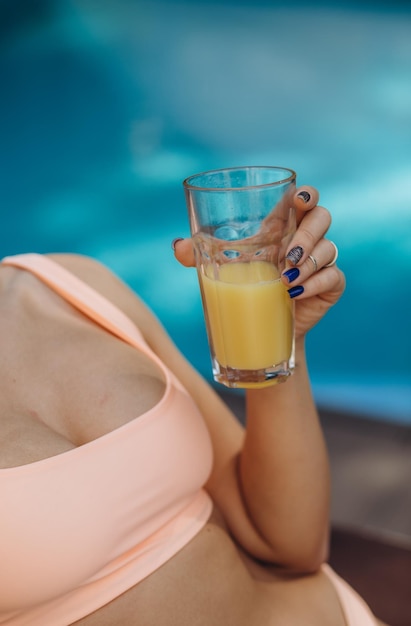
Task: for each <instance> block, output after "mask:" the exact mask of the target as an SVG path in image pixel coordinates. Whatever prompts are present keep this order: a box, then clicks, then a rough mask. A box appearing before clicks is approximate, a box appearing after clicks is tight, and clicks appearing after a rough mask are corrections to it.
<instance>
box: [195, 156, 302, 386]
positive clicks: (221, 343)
mask: <svg viewBox="0 0 411 626" xmlns="http://www.w3.org/2000/svg"><path fill="white" fill-rule="evenodd" d="M295 185H296V174H295V172H294V171H293V170H290V169H287V168H283V167H273V166H248V167H236V168H228V169H219V170H213V171H208V172H202V173H200V174H195V175H193V176H190V177H188V178H186V179H185V180H184V182H183V186H184V190H185V196H186V202H187V208H188V214H189V221H190V229H191V235H192V239H193V245H194V252H195V259H196V267H197V272H198V278H199V284H200V290H201V297H202V303H203V310H204V317H205V322H206V329H207V336H208V342H209V346H210V353H211V361H212V369H213V376H214V379H215V380H216V381H218V382H219V383H222V384H223V385H225V386H227V387H239V388H241V387H243V388H258V387H265V386H267V385H272V384H274V383H276V382H283V381H285V380H286V379H287V377H288V376H289V375H290V374H291V372H292V369H293V367H294V304H293V301H292V299H291V298H290V296H289V294H288V292H287V287H286V286H285V285H284V284H283V283H282V281H281V279H280V276H281V272H282V271H283V270H284V269H285V253H286V249H287V246H288V244H289V242H290V239H291V237H292V236H293V234H294V232H295V228H296V220H295V209H294V208H293V206H292V196H293V193H294V191H295Z"/></svg>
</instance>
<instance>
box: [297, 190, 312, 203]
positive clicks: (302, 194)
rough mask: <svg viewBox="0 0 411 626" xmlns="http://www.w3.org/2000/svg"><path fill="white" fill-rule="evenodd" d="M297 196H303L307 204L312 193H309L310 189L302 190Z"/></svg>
mask: <svg viewBox="0 0 411 626" xmlns="http://www.w3.org/2000/svg"><path fill="white" fill-rule="evenodd" d="M297 198H301V200H303V202H305V204H307V202H309V201H310V200H311V194H310V193H308V191H300V193H298V194H297Z"/></svg>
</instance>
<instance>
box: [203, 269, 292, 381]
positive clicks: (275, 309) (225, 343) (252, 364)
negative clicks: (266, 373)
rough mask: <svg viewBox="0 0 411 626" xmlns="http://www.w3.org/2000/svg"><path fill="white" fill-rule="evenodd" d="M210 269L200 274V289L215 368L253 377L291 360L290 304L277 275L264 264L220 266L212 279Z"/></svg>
mask: <svg viewBox="0 0 411 626" xmlns="http://www.w3.org/2000/svg"><path fill="white" fill-rule="evenodd" d="M211 270H212V267H211V266H208V267H207V268H206V273H205V274H204V273H203V274H201V286H202V294H203V299H204V302H205V307H204V310H205V311H206V321H207V327H208V335H209V341H210V344H211V349H212V352H213V353H214V358H215V360H216V361H217V362H218V367H219V368H223V369H224V370H227V369H233V370H244V371H245V372H248V373H250V372H252V371H254V372H256V377H257V378H258V371H259V370H266V369H267V368H270V367H273V366H275V365H277V364H279V363H282V362H284V361H287V360H288V359H290V356H291V352H292V346H293V303H292V301H291V299H290V297H289V295H288V293H287V289H286V287H285V286H284V284H283V283H282V282H281V280H280V278H279V274H278V270H277V269H276V268H275V267H274V266H273V265H272V264H271V263H269V262H265V261H253V262H250V263H244V262H232V263H225V264H223V265H221V266H220V267H219V270H218V278H217V279H216V278H215V277H214V276H213V275H212V273H211ZM251 378H252V377H251ZM256 383H257V380H256ZM241 386H244V385H241ZM250 386H255V385H253V384H251V385H250Z"/></svg>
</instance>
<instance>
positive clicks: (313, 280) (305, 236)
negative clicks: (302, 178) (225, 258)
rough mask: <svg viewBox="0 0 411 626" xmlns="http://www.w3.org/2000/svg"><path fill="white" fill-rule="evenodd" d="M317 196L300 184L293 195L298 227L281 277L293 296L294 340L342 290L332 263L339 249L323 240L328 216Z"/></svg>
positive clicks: (341, 279) (342, 280)
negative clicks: (319, 203)
mask: <svg viewBox="0 0 411 626" xmlns="http://www.w3.org/2000/svg"><path fill="white" fill-rule="evenodd" d="M318 199H319V194H318V191H317V190H316V189H314V188H313V187H300V188H299V189H297V191H296V192H295V194H294V206H295V208H296V210H297V230H296V233H295V235H294V237H293V238H292V240H291V242H290V244H289V246H288V249H287V256H286V259H287V266H288V267H287V269H286V270H285V271H284V272H283V275H282V280H283V282H284V284H286V285H287V286H288V291H289V293H290V296H291V297H293V298H295V333H296V339H298V338H300V337H303V336H304V335H305V334H306V333H307V331H308V330H310V328H312V327H313V326H315V324H317V322H318V321H319V320H320V319H321V318H322V317H323V316H324V315H325V314H326V312H327V311H328V309H330V308H331V307H332V306H333V305H334V304H335V303H336V302H337V301H338V300H339V298H340V297H341V295H342V293H343V291H344V289H345V277H344V274H343V273H342V272H341V270H340V269H339V268H338V267H337V265H336V264H335V261H336V260H337V256H338V249H337V247H336V245H335V244H334V243H333V242H331V241H330V240H329V239H326V234H327V231H328V229H329V227H330V225H331V215H330V213H329V211H327V209H325V208H324V207H322V206H319V205H318V204H317V203H318Z"/></svg>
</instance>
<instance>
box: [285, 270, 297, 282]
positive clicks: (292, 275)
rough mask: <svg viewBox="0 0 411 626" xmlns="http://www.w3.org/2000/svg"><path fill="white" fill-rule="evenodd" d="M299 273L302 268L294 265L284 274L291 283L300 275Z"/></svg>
mask: <svg viewBox="0 0 411 626" xmlns="http://www.w3.org/2000/svg"><path fill="white" fill-rule="evenodd" d="M299 275H300V270H299V269H298V267H292V268H290V269H289V270H286V271H285V272H284V273H283V276H285V277H286V278H287V280H288V282H289V283H292V282H293V281H294V280H295V279H296V278H298V277H299Z"/></svg>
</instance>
